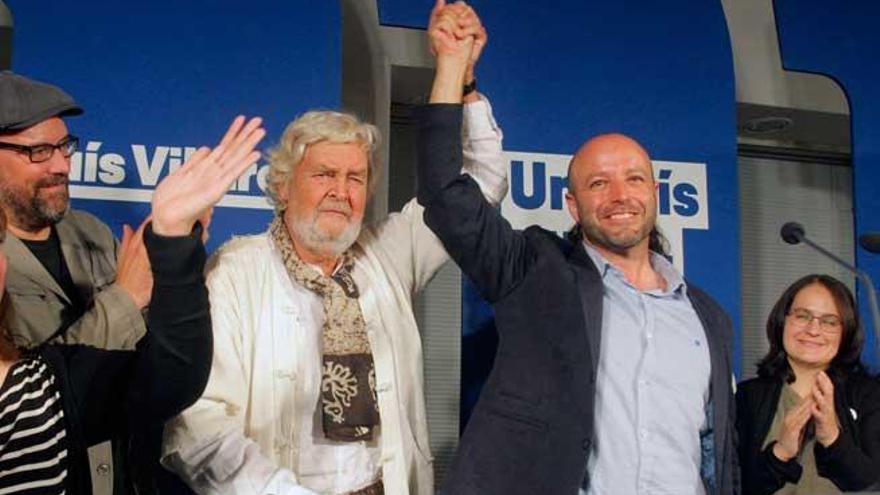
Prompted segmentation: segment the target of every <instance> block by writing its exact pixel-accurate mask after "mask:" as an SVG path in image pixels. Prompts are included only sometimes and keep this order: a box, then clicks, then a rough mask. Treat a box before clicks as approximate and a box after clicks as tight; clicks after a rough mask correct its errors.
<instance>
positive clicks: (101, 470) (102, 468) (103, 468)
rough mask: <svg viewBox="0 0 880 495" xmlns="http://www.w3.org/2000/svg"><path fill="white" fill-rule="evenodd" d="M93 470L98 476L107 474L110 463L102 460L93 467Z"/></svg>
mask: <svg viewBox="0 0 880 495" xmlns="http://www.w3.org/2000/svg"><path fill="white" fill-rule="evenodd" d="M95 472H96V473H98V476H108V475H109V474H110V465H109V464H107V463H106V462H102V463H101V464H98V466H97V467H96V468H95Z"/></svg>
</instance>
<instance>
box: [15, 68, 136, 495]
mask: <svg viewBox="0 0 880 495" xmlns="http://www.w3.org/2000/svg"><path fill="white" fill-rule="evenodd" d="M81 113H83V110H82V108H80V106H79V105H77V104H76V102H75V101H74V100H73V98H71V97H70V96H69V95H68V94H67V93H65V92H64V91H62V90H61V89H59V88H57V87H55V86H52V85H50V84H45V83H41V82H38V81H34V80H31V79H28V78H26V77H23V76H21V75H18V74H14V73H12V72H9V71H2V72H0V208H2V209H3V211H4V212H5V213H6V217H7V219H8V223H7V236H6V242H4V243H3V244H2V250H3V251H4V252H5V254H6V257H7V258H8V259H10V260H14V262H12V263H10V264H9V268H8V272H7V275H6V283H7V287H6V294H7V295H6V297H7V302H6V303H7V304H9V310H8V311H7V312H6V318H5V321H3V322H0V324H2V325H3V326H5V327H6V328H7V329H8V330H9V333H10V335H12V337H13V339H14V340H15V343H16V344H17V345H18V346H19V347H21V348H33V347H36V346H39V345H41V344H43V343H45V342H50V341H51V342H56V343H67V344H85V345H90V346H93V347H100V348H105V349H132V348H134V346H135V344H136V343H137V341H138V340H140V338H141V337H142V336H143V335H144V332H145V331H146V327H145V324H144V318H143V316H142V314H141V310H142V309H143V308H144V307H146V306H147V304H148V303H149V298H150V290H151V288H152V283H153V282H152V275H151V273H150V267H149V261H148V260H147V256H146V250H145V248H144V244H143V242H142V240H141V235H142V230H141V229H138V231H137V232H132V229H130V228H128V227H127V226H126V227H125V228H124V235H123V240H122V243H121V244H119V243H117V242H116V239H115V237H114V236H113V234H112V233H111V231H110V229H109V228H108V227H107V226H106V225H105V224H104V223H102V222H101V221H100V220H98V219H97V218H95V217H94V216H92V215H90V214H88V213H86V212H82V211H77V210H71V209H70V208H69V199H70V197H69V191H68V178H67V176H68V173H69V172H70V157H71V155H72V154H73V153H74V152H75V151H76V148H77V144H78V140H77V138H76V137H75V136H73V135H71V134H70V133H69V132H68V130H67V126H66V125H65V123H64V120H62V117H69V116H75V115H79V114H81ZM98 447H101V446H100V445H99V446H98ZM90 458H91V461H92V479H93V487H95V493H110V490H111V487H112V481H113V478H114V469H113V466H112V463H111V460H110V455H109V448H107V447H106V446H105V447H103V448H99V449H93V451H91V452H90ZM115 474H117V475H118V474H120V473H115ZM117 479H118V478H117ZM120 484H121V483H117V488H119V485H120ZM120 493H124V491H123V492H120Z"/></svg>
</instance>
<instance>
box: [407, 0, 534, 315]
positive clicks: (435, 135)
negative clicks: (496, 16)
mask: <svg viewBox="0 0 880 495" xmlns="http://www.w3.org/2000/svg"><path fill="white" fill-rule="evenodd" d="M461 5H463V4H452V5H443V2H442V1H441V2H438V3H437V5H436V6H435V11H434V13H433V14H432V22H431V25H430V26H429V32H430V35H431V36H432V38H434V41H433V44H432V46H433V47H434V51H435V53H436V55H437V69H436V73H435V76H434V85H433V87H432V90H431V98H430V104H429V105H428V106H426V107H425V108H423V109H422V111H421V112H420V113H419V146H418V153H419V176H418V177H419V191H418V199H419V202H420V203H421V204H422V205H423V206H424V207H425V223H426V224H427V225H428V227H430V228H431V230H433V231H434V233H435V234H436V235H437V237H439V238H440V240H441V241H442V242H443V245H444V246H445V247H446V250H447V251H448V252H449V255H450V256H452V258H453V259H454V260H455V262H456V263H457V264H458V265H459V266H460V267H461V269H462V270H463V271H464V272H465V273H466V274H467V275H468V276H469V277H470V278H471V280H473V281H474V282H475V283H476V285H477V286H478V287H479V288H480V290H481V291H482V292H483V295H484V296H485V297H487V298H488V299H489V300H490V301H494V300H496V299H498V298H499V297H501V296H502V295H503V294H505V293H506V292H507V291H508V290H509V289H510V288H511V287H513V286H514V285H515V284H516V283H517V282H518V281H519V279H520V278H521V277H522V276H523V274H524V273H525V270H526V268H527V266H528V264H529V263H530V261H531V259H532V253H531V251H530V249H529V247H528V245H527V244H526V243H525V240H524V238H523V237H522V235H521V234H520V233H518V232H515V231H514V230H513V229H512V228H511V226H510V224H509V223H507V221H506V220H504V218H502V216H501V214H500V212H499V211H498V210H497V209H496V208H494V207H493V206H492V205H491V204H490V203H489V202H488V201H486V199H485V198H484V197H483V195H482V194H481V193H480V188H479V186H478V182H477V181H476V180H475V178H474V177H473V176H471V175H470V174H469V173H464V174H462V171H461V168H462V162H463V159H464V152H463V148H462V143H461V127H462V112H463V110H462V105H461V103H462V93H463V82H464V80H465V78H466V75H467V72H468V66H469V61H470V57H471V53H472V50H473V49H474V46H475V42H476V40H477V38H478V36H477V34H476V33H475V32H474V29H473V25H472V24H469V25H468V26H471V27H470V30H469V28H468V26H461V25H459V16H461V15H465V16H467V15H468V14H467V12H468V11H470V12H472V9H470V7H467V11H465V12H464V13H463V14H461V13H459V11H460V10H461V9H462V7H460V6H461ZM457 6H458V7H457ZM479 30H480V31H481V32H483V35H484V36H485V32H484V30H483V29H482V27H480V28H479Z"/></svg>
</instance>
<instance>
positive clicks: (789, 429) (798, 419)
mask: <svg viewBox="0 0 880 495" xmlns="http://www.w3.org/2000/svg"><path fill="white" fill-rule="evenodd" d="M813 405H814V404H813V399H812V398H811V397H807V398H806V399H804V401H803V402H801V404H800V405H798V406H797V407H795V408H794V409H792V410H791V411H789V412H788V414H786V415H785V419H783V420H782V433H781V434H780V435H779V439H778V440H776V444H775V445H773V455H775V456H776V457H777V458H778V459H779V460H781V461H788V460H790V459H793V458H794V457H795V456H797V454H798V451H800V449H801V442H802V441H803V439H804V426H806V424H807V421H809V420H810V418H811V417H812V412H813Z"/></svg>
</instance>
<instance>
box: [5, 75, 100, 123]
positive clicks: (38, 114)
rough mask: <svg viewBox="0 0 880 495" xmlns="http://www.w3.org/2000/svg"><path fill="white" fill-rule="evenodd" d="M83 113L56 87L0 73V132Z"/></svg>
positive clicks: (71, 99)
mask: <svg viewBox="0 0 880 495" xmlns="http://www.w3.org/2000/svg"><path fill="white" fill-rule="evenodd" d="M81 113H83V109H82V108H81V107H80V106H79V105H77V104H76V102H75V101H73V98H71V97H70V95H69V94H67V93H65V92H64V91H62V90H61V88H58V87H56V86H52V85H51V84H46V83H41V82H39V81H34V80H31V79H28V78H26V77H24V76H20V75H18V74H15V73H13V72H11V71H8V70H4V71H2V72H0V132H10V131H20V130H22V129H27V128H28V127H30V126H32V125H35V124H39V123H40V122H42V121H44V120H46V119H48V118H50V117H55V116H56V115H57V116H61V117H66V116H73V115H79V114H81Z"/></svg>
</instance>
